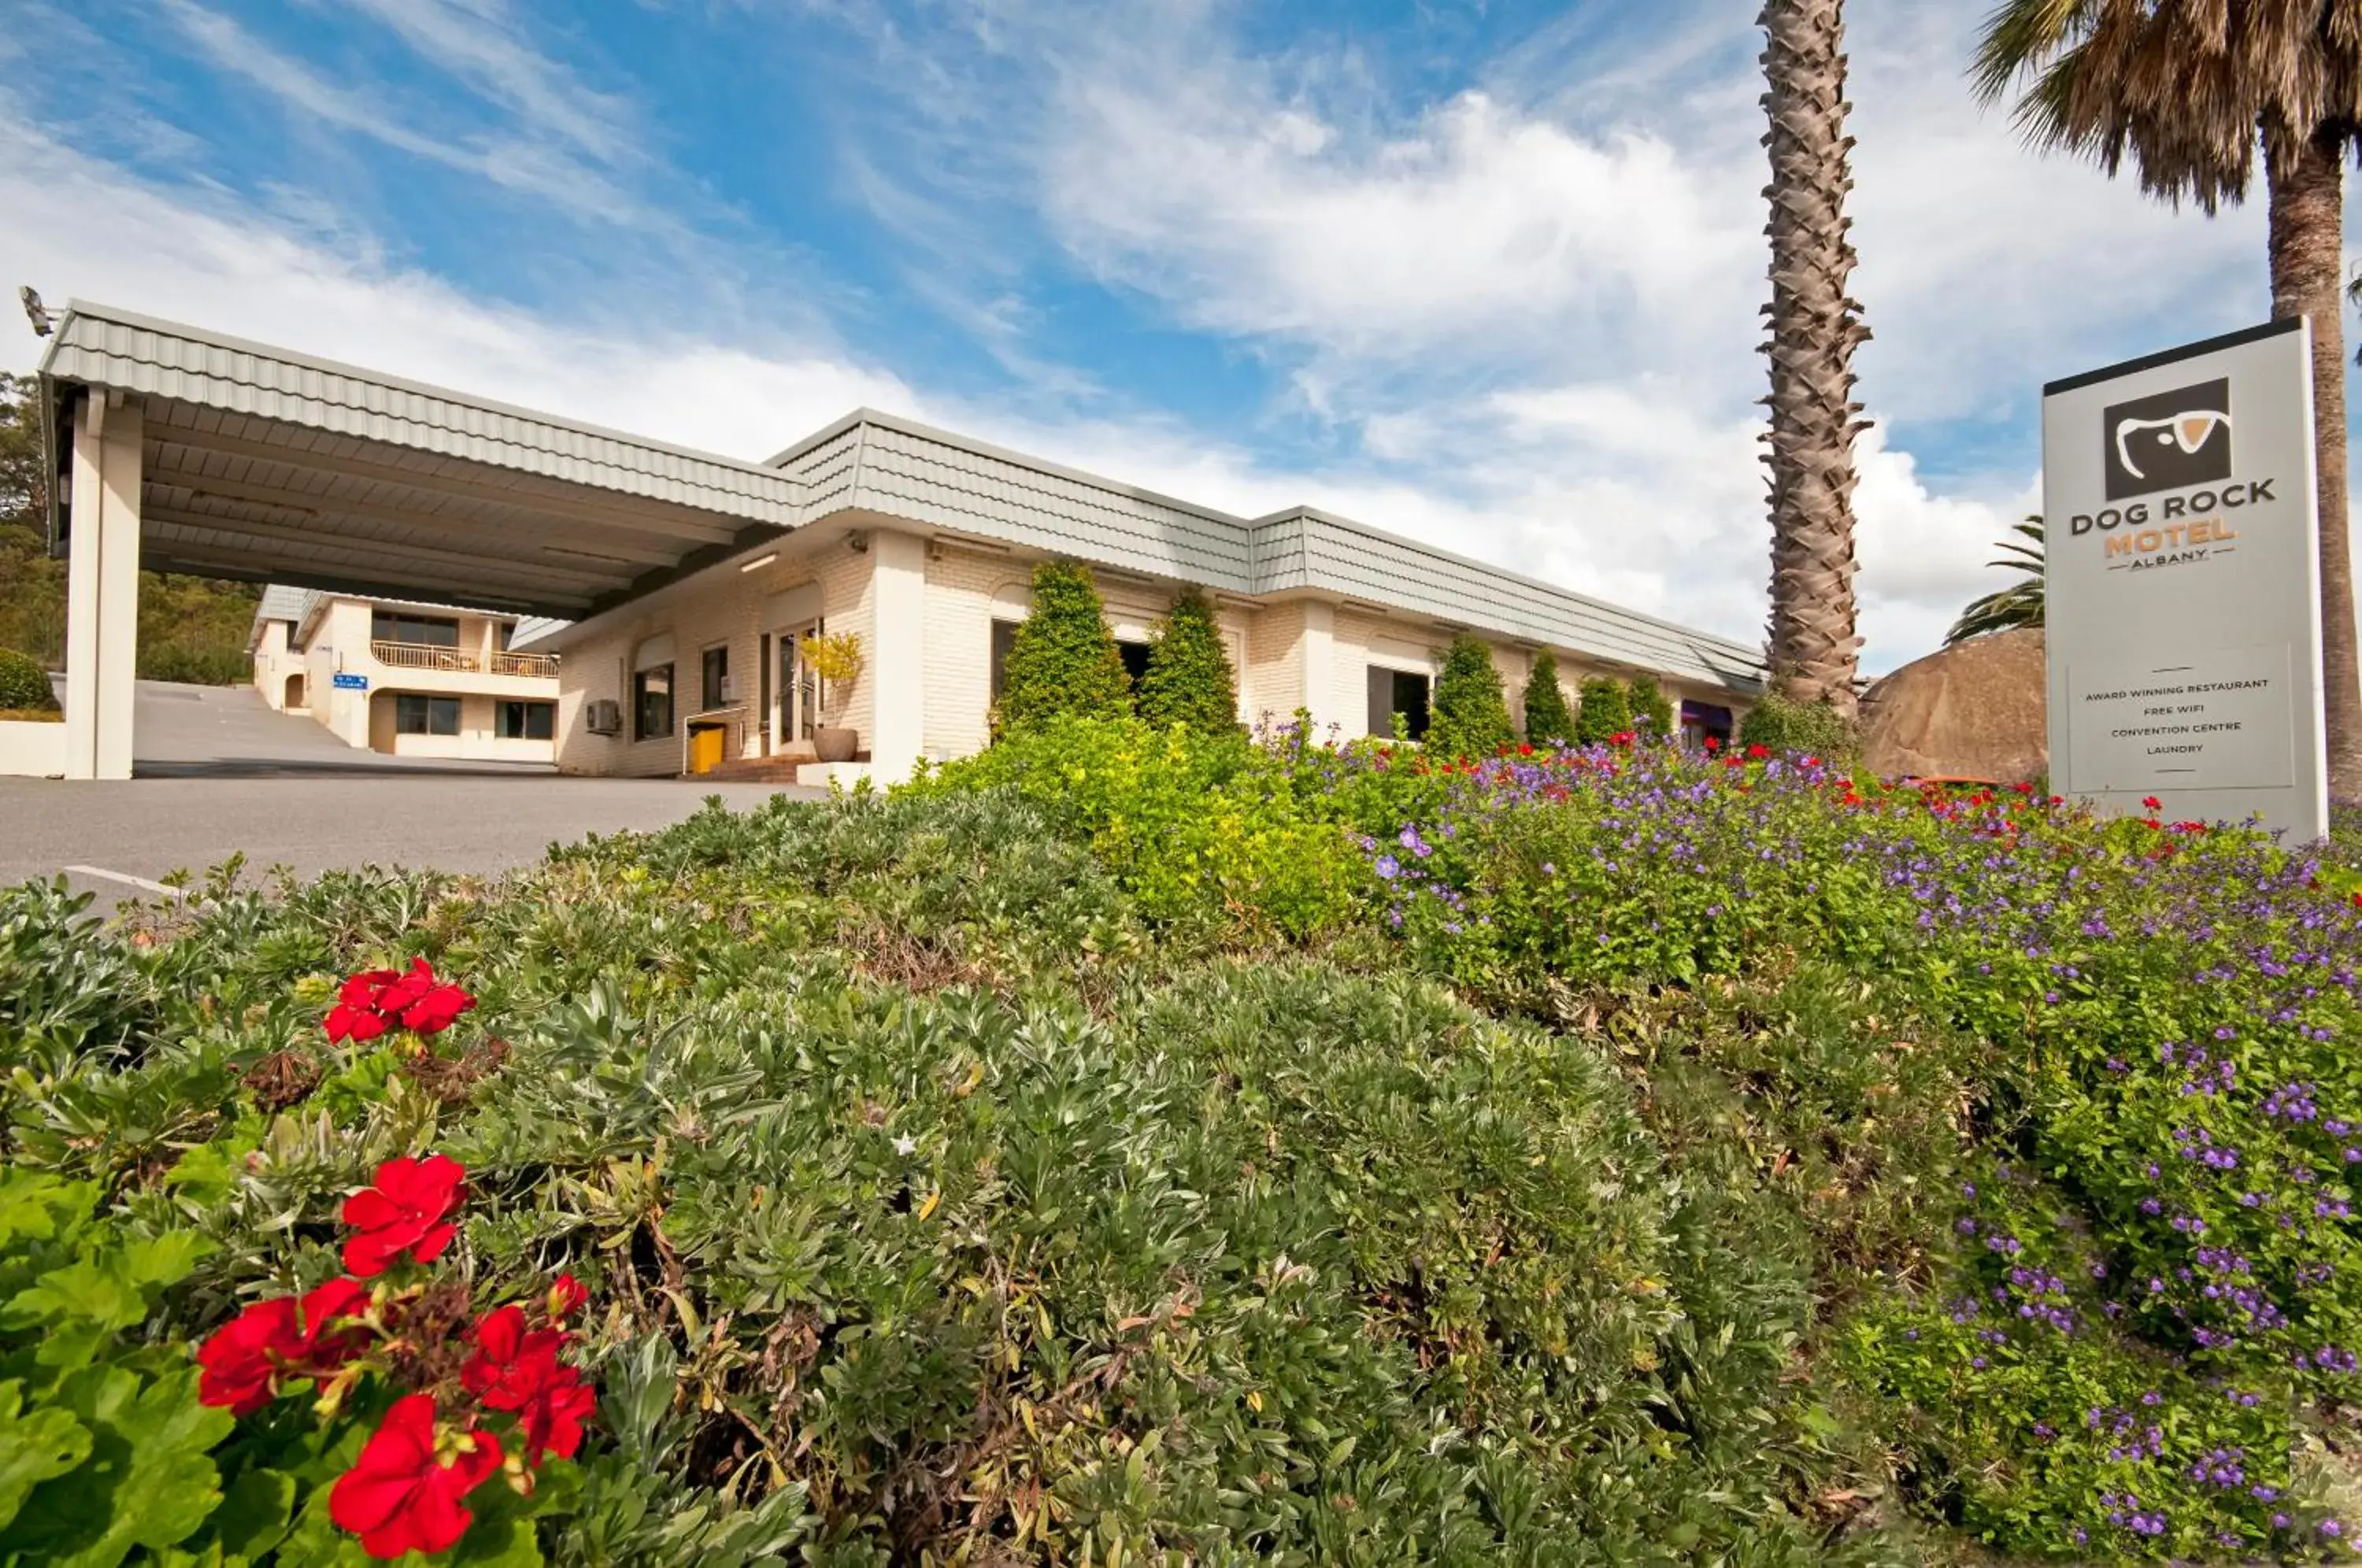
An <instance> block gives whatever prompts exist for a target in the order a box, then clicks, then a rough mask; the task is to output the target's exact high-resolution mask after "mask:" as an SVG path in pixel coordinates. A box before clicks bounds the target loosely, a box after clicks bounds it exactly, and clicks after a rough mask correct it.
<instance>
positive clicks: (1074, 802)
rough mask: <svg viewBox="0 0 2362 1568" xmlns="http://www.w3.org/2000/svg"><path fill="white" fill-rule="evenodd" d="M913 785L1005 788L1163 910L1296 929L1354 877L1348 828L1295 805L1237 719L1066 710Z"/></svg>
mask: <svg viewBox="0 0 2362 1568" xmlns="http://www.w3.org/2000/svg"><path fill="white" fill-rule="evenodd" d="M913 788H914V789H915V790H918V791H921V792H925V793H942V792H953V793H960V792H971V791H977V790H1000V789H1008V790H1014V791H1015V792H1016V793H1017V794H1018V795H1020V796H1021V797H1022V798H1023V799H1024V800H1026V801H1030V802H1032V803H1033V804H1034V805H1035V806H1036V807H1037V808H1038V809H1040V810H1042V811H1043V812H1049V813H1051V814H1052V816H1053V818H1054V820H1055V821H1057V822H1058V823H1060V824H1061V825H1062V827H1063V828H1064V829H1065V831H1067V832H1069V833H1071V834H1075V835H1076V837H1077V838H1079V839H1080V840H1081V841H1082V842H1085V843H1087V844H1088V845H1090V846H1091V849H1092V852H1093V854H1094V855H1095V856H1097V857H1098V861H1099V863H1100V864H1101V865H1103V866H1105V867H1107V868H1108V869H1109V871H1110V872H1112V873H1113V874H1114V875H1115V876H1116V878H1118V879H1119V880H1120V882H1121V883H1122V885H1123V887H1124V888H1125V889H1126V890H1127V891H1128V892H1130V893H1131V895H1132V896H1133V898H1134V899H1136V900H1138V903H1139V907H1140V909H1141V911H1142V913H1144V914H1147V915H1148V916H1150V917H1151V918H1153V919H1156V920H1160V921H1168V922H1169V921H1186V922H1192V923H1205V922H1213V923H1214V924H1217V925H1223V924H1228V925H1232V926H1235V927H1237V928H1241V929H1242V930H1243V931H1244V932H1246V933H1249V934H1250V935H1252V936H1254V937H1263V936H1267V935H1270V934H1274V933H1285V934H1286V935H1290V936H1306V935H1309V934H1312V933H1317V932H1321V931H1326V930H1329V929H1330V928H1332V927H1334V926H1335V925H1336V924H1337V923H1338V922H1341V920H1343V919H1344V917H1345V915H1346V913H1347V911H1349V910H1350V909H1351V908H1352V893H1353V889H1355V888H1356V887H1358V886H1360V885H1361V884H1362V883H1363V873H1362V871H1361V869H1360V867H1359V865H1358V863H1357V858H1356V857H1355V856H1354V855H1353V854H1352V846H1351V845H1350V844H1349V842H1348V840H1347V838H1346V836H1345V834H1344V832H1343V831H1342V830H1341V828H1340V827H1339V826H1338V825H1337V824H1336V823H1335V822H1334V821H1333V820H1330V819H1327V818H1324V817H1321V816H1316V815H1313V814H1311V813H1310V812H1306V811H1303V810H1301V809H1299V808H1298V806H1297V801H1296V798H1295V797H1294V796H1293V795H1292V794H1290V793H1288V792H1287V791H1286V788H1285V784H1284V781H1283V780H1282V779H1281V778H1280V777H1279V773H1278V769H1277V768H1276V767H1275V766H1274V765H1273V759H1272V756H1271V754H1270V753H1268V752H1266V751H1264V749H1263V748H1261V747H1259V746H1257V745H1254V744H1253V742H1251V741H1250V740H1249V739H1248V738H1247V737H1246V735H1245V734H1243V733H1242V732H1241V731H1240V730H1238V729H1237V728H1236V727H1235V726H1233V727H1232V728H1231V729H1229V730H1227V731H1224V732H1222V733H1220V734H1198V733H1194V732H1191V731H1187V730H1181V729H1170V730H1156V729H1152V728H1151V727H1150V726H1149V725H1148V724H1147V723H1144V722H1142V721H1141V720H1138V719H1118V720H1106V719H1090V718H1085V717H1082V716H1079V715H1073V714H1069V715H1065V716H1062V717H1059V718H1054V719H1051V720H1048V721H1046V722H1044V723H1042V724H1041V725H1038V726H1036V727H1035V728H1034V729H1033V730H1031V731H1027V732H1022V733H1019V734H1010V735H1008V736H1005V737H1003V738H1002V739H1001V740H1000V741H999V743H998V744H996V745H993V746H992V747H991V748H990V749H989V750H987V751H985V752H982V753H979V754H978V755H977V756H973V757H968V758H966V759H963V760H961V761H957V762H953V763H949V764H946V765H944V767H941V768H939V769H936V770H934V771H933V772H932V773H931V774H929V775H928V776H926V777H924V778H922V779H921V780H920V781H919V782H918V783H917V784H916V785H915V786H913Z"/></svg>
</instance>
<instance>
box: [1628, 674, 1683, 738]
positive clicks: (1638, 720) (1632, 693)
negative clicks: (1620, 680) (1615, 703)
mask: <svg viewBox="0 0 2362 1568" xmlns="http://www.w3.org/2000/svg"><path fill="white" fill-rule="evenodd" d="M1624 701H1625V704H1626V706H1628V708H1630V709H1631V711H1632V728H1633V731H1634V732H1635V733H1636V734H1638V735H1639V737H1640V739H1641V740H1643V741H1649V742H1654V743H1656V744H1658V745H1663V744H1665V743H1666V742H1669V741H1673V740H1678V739H1679V738H1680V737H1681V731H1680V730H1679V728H1678V727H1676V726H1675V724H1674V723H1673V704H1672V701H1671V700H1670V699H1668V698H1667V697H1666V696H1665V689H1664V688H1663V687H1661V686H1660V685H1658V684H1657V681H1656V678H1655V677H1654V676H1648V675H1641V676H1636V677H1634V678H1633V679H1632V680H1631V681H1630V682H1629V684H1628V685H1627V687H1626V688H1625V698H1624Z"/></svg>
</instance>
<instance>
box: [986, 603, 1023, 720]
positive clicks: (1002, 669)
mask: <svg viewBox="0 0 2362 1568" xmlns="http://www.w3.org/2000/svg"><path fill="white" fill-rule="evenodd" d="M1021 624H1023V623H1021V622H1018V621H995V622H994V623H993V624H992V700H993V701H996V702H998V701H1000V694H1001V693H1002V692H1003V691H1006V690H1008V689H1009V650H1010V649H1011V648H1013V647H1015V646H1017V628H1018V627H1019V626H1020V625H1021Z"/></svg>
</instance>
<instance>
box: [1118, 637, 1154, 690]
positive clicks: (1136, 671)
mask: <svg viewBox="0 0 2362 1568" xmlns="http://www.w3.org/2000/svg"><path fill="white" fill-rule="evenodd" d="M1115 651H1116V652H1118V653H1120V654H1121V655H1122V656H1123V673H1124V677H1125V679H1128V680H1130V681H1131V684H1132V686H1133V687H1134V688H1137V687H1138V686H1139V685H1140V678H1141V677H1142V676H1143V675H1146V674H1147V673H1148V645H1147V644H1146V643H1126V642H1119V643H1117V644H1116V646H1115Z"/></svg>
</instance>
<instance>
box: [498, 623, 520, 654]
mask: <svg viewBox="0 0 2362 1568" xmlns="http://www.w3.org/2000/svg"><path fill="white" fill-rule="evenodd" d="M515 635H516V623H515V622H513V621H495V622H493V623H492V647H493V648H494V650H495V651H497V652H500V653H506V652H508V651H509V639H510V638H512V637H513V636H515Z"/></svg>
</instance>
